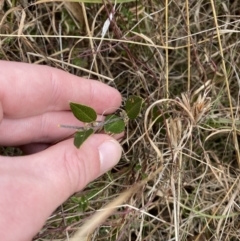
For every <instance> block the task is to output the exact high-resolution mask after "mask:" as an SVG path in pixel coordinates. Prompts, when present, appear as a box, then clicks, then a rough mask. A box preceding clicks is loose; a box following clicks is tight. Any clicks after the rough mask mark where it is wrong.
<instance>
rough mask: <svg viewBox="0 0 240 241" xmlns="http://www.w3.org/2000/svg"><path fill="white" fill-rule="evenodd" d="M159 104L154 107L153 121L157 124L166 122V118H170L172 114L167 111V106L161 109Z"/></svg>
mask: <svg viewBox="0 0 240 241" xmlns="http://www.w3.org/2000/svg"><path fill="white" fill-rule="evenodd" d="M159 108H160V107H159V106H154V107H153V109H152V121H154V123H155V124H157V123H161V124H163V123H164V119H168V118H169V117H170V115H169V114H168V113H167V112H166V111H165V112H164V109H166V108H165V107H161V110H159Z"/></svg>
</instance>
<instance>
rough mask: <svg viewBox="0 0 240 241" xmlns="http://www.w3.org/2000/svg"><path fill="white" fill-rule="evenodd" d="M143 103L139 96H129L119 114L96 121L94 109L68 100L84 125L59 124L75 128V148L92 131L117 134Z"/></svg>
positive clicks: (78, 146)
mask: <svg viewBox="0 0 240 241" xmlns="http://www.w3.org/2000/svg"><path fill="white" fill-rule="evenodd" d="M142 105H143V99H142V98H141V97H139V96H130V97H129V98H128V99H127V101H126V104H125V106H124V110H122V111H121V112H120V114H110V115H107V116H106V117H105V119H104V121H97V120H96V119H97V113H96V111H95V110H94V109H93V108H91V107H89V106H86V105H82V104H78V103H74V102H70V108H71V111H72V113H73V115H74V116H75V117H76V118H77V119H78V120H79V121H81V122H83V123H85V126H84V127H79V126H70V125H59V127H63V128H71V129H75V130H76V132H75V134H74V145H75V146H76V147H77V148H80V146H81V145H82V144H83V143H84V141H86V139H87V138H88V137H89V136H91V135H92V134H93V133H96V132H100V131H104V132H105V133H107V134H119V133H122V132H123V131H124V129H125V125H126V124H127V123H128V121H129V120H134V119H136V118H137V116H138V115H139V113H140V111H141V109H142Z"/></svg>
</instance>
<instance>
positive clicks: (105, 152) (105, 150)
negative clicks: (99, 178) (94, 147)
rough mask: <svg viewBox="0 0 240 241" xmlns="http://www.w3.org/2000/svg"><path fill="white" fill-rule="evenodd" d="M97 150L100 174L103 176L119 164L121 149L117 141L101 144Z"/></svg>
mask: <svg viewBox="0 0 240 241" xmlns="http://www.w3.org/2000/svg"><path fill="white" fill-rule="evenodd" d="M98 150H99V156H100V162H101V174H103V173H105V172H106V171H108V170H109V169H111V168H112V167H113V166H115V165H116V164H117V163H118V162H119V160H120V158H121V155H122V148H121V146H120V144H119V143H118V142H117V141H115V140H108V141H105V142H103V143H102V144H101V145H100V146H99V147H98Z"/></svg>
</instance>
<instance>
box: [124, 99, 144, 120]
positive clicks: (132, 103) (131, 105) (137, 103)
mask: <svg viewBox="0 0 240 241" xmlns="http://www.w3.org/2000/svg"><path fill="white" fill-rule="evenodd" d="M142 104H143V99H142V98H141V97H139V96H135V95H133V96H130V97H129V98H128V99H127V101H126V105H125V111H126V113H127V115H128V118H129V119H130V120H134V119H136V118H137V116H138V115H139V113H140V111H141V109H142Z"/></svg>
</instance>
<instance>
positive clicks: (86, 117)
mask: <svg viewBox="0 0 240 241" xmlns="http://www.w3.org/2000/svg"><path fill="white" fill-rule="evenodd" d="M70 108H71V110H72V113H73V114H74V116H75V117H76V118H77V119H78V120H80V121H82V122H88V123H89V122H93V121H95V120H96V119H97V113H96V111H95V110H94V109H92V108H91V107H89V106H86V105H80V104H77V103H73V102H70Z"/></svg>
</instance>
